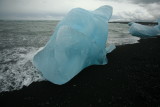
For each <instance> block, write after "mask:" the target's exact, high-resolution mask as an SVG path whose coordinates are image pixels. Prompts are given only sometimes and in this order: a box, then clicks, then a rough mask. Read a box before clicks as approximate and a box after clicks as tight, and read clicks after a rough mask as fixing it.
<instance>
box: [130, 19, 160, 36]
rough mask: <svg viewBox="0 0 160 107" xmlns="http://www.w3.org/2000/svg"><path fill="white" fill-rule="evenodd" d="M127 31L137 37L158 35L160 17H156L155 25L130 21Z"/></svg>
mask: <svg viewBox="0 0 160 107" xmlns="http://www.w3.org/2000/svg"><path fill="white" fill-rule="evenodd" d="M128 25H129V26H130V28H129V32H130V34H132V35H133V36H138V37H152V36H157V35H160V19H158V25H156V26H146V25H141V24H138V23H134V22H130V23H129V24H128Z"/></svg>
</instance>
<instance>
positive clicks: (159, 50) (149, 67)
mask: <svg viewBox="0 0 160 107" xmlns="http://www.w3.org/2000/svg"><path fill="white" fill-rule="evenodd" d="M107 57H108V59H109V63H108V64H107V65H105V66H91V67H88V68H86V69H84V70H83V71H82V72H80V73H79V74H78V75H77V76H76V77H75V78H73V79H72V80H71V81H70V82H68V83H67V84H65V85H62V86H58V85H54V84H52V83H50V82H48V81H43V82H36V83H32V84H31V85H30V86H29V87H24V88H23V89H21V90H18V91H13V92H4V93H0V107H37V106H38V107H70V106H71V107H92V106H93V107H101V106H105V107H110V106H120V107H124V106H126V107H131V106H133V107H143V106H145V107H147V106H148V107H153V106H154V107H158V106H160V60H159V59H160V37H158V38H148V39H141V40H140V43H137V44H131V45H124V46H118V47H117V48H116V50H114V51H113V52H112V53H110V54H108V55H107Z"/></svg>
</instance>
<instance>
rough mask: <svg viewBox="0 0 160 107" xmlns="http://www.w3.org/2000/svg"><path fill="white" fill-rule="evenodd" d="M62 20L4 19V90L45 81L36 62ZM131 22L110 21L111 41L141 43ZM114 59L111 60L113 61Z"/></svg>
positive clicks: (0, 68)
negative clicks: (131, 29)
mask: <svg viewBox="0 0 160 107" xmlns="http://www.w3.org/2000/svg"><path fill="white" fill-rule="evenodd" d="M58 22H59V21H0V92H4V91H13V90H19V89H21V88H22V87H23V86H28V85H30V84H31V83H32V82H37V81H44V80H45V79H44V78H43V77H42V74H41V73H40V72H38V70H37V69H36V68H35V67H34V66H33V64H32V58H33V56H34V55H35V53H36V52H37V51H38V50H39V49H40V48H43V47H44V45H45V44H46V43H47V41H48V40H49V38H50V36H51V35H52V34H53V32H54V29H55V27H56V25H57V23H58ZM128 28H129V27H128V25H127V24H120V23H109V36H108V42H107V44H108V43H109V44H115V45H117V46H118V45H125V44H134V43H137V42H138V40H139V38H138V37H133V36H131V35H130V34H129V32H128ZM109 63H111V62H109Z"/></svg>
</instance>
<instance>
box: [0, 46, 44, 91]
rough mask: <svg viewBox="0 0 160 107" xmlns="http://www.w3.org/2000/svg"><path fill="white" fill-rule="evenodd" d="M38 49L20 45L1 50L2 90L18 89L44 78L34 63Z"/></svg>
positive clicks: (0, 85) (0, 83) (0, 73)
mask: <svg viewBox="0 0 160 107" xmlns="http://www.w3.org/2000/svg"><path fill="white" fill-rule="evenodd" d="M37 50H38V48H33V47H26V48H24V47H20V48H12V49H4V50H1V51H0V92H3V91H12V90H18V89H21V88H22V87H23V86H28V85H30V84H31V83H32V82H35V81H42V80H44V78H43V77H42V75H41V73H40V72H38V70H37V69H36V68H35V67H34V66H33V64H32V59H33V56H34V54H35V53H36V52H37Z"/></svg>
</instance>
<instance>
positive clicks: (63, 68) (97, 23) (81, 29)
mask: <svg viewBox="0 0 160 107" xmlns="http://www.w3.org/2000/svg"><path fill="white" fill-rule="evenodd" d="M111 15H112V7H110V6H102V7H100V8H98V9H96V10H94V11H87V10H84V9H82V8H75V9H72V10H71V11H70V12H69V13H68V14H67V15H66V17H65V18H64V19H63V20H62V21H61V22H60V23H59V24H58V25H57V26H56V28H55V32H54V34H53V35H52V36H51V38H50V40H49V41H48V43H47V44H46V46H45V47H44V48H43V49H42V50H40V51H39V52H37V54H36V55H35V56H34V58H33V63H34V65H35V66H36V67H37V69H38V70H39V71H41V72H42V74H43V76H44V77H45V78H46V79H47V80H49V81H51V82H53V83H55V84H59V85H60V84H64V83H66V82H68V81H69V80H70V79H72V78H73V77H74V76H75V75H76V74H78V73H79V72H80V71H81V70H82V69H84V68H85V67H87V66H90V65H94V64H96V65H103V64H107V58H106V54H107V53H108V52H111V51H112V50H113V49H114V48H115V46H114V45H111V46H109V47H107V48H106V41H107V36H108V20H109V19H110V17H111Z"/></svg>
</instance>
